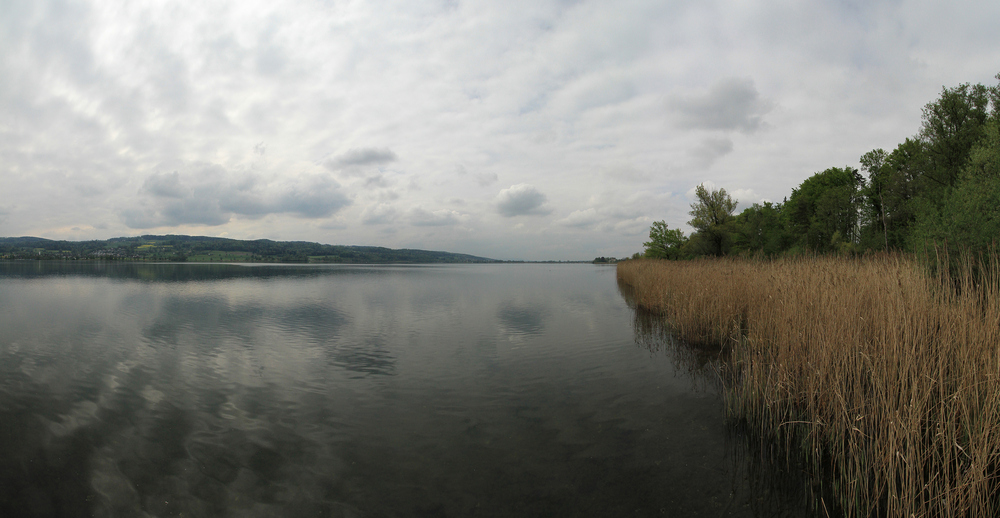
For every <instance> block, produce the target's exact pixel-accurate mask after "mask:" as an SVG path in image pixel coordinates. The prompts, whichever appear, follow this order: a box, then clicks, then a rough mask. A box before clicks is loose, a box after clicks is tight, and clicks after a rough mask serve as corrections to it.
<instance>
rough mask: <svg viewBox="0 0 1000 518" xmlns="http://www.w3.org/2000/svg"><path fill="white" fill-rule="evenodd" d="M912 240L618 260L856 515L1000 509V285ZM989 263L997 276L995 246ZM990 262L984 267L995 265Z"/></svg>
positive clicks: (654, 305) (758, 430) (743, 413)
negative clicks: (714, 352)
mask: <svg viewBox="0 0 1000 518" xmlns="http://www.w3.org/2000/svg"><path fill="white" fill-rule="evenodd" d="M922 264H923V263H921V262H918V261H917V260H916V259H914V258H911V257H907V256H902V255H881V256H874V257H864V258H844V257H812V258H797V259H782V260H776V261H752V260H735V259H733V260H730V259H722V260H699V261H661V260H633V261H627V262H623V263H620V264H619V265H618V279H619V282H620V283H622V284H625V285H628V286H630V287H631V289H630V290H629V292H630V294H631V295H632V296H634V301H635V303H636V305H638V306H639V307H642V308H645V309H646V310H649V311H653V312H656V313H659V314H661V315H662V316H663V317H664V319H665V320H666V321H667V322H668V323H669V325H670V326H671V328H672V329H673V331H674V333H675V334H676V335H677V336H678V337H679V338H681V339H682V340H685V341H688V342H692V343H699V342H701V343H722V344H725V347H726V349H727V350H728V354H727V356H726V358H727V360H726V361H725V364H724V365H723V366H722V369H723V372H724V373H726V375H725V379H726V382H727V385H728V390H727V396H726V399H727V411H728V412H729V415H730V417H731V418H733V419H738V420H743V422H744V423H745V425H746V427H748V428H749V429H750V430H752V431H753V434H754V436H756V437H760V438H762V439H766V440H768V441H773V442H775V443H779V444H781V445H782V449H783V450H784V451H786V452H789V454H794V455H798V456H801V459H799V460H802V461H804V462H805V465H806V466H808V467H809V468H808V469H809V471H810V473H811V474H812V475H813V476H814V481H815V482H816V483H822V484H824V485H825V487H824V488H823V491H822V493H823V494H828V495H833V496H835V497H836V502H826V503H825V504H824V505H826V506H830V505H831V504H833V505H834V506H835V507H837V508H839V509H840V510H841V511H842V512H843V513H844V514H845V515H847V516H873V515H880V516H997V515H1000V499H998V493H997V489H998V483H997V482H998V481H997V476H998V473H1000V471H998V470H1000V340H998V338H1000V289H998V287H997V285H996V284H995V283H993V284H989V285H984V286H977V285H976V281H975V279H974V277H973V275H972V273H971V272H973V271H974V270H973V265H972V264H971V263H970V262H968V261H967V262H966V265H965V267H964V268H963V269H962V272H963V273H962V274H961V275H960V276H959V277H958V278H956V279H952V278H950V277H949V276H948V273H947V268H938V271H940V272H942V273H939V274H933V275H932V274H930V273H928V272H929V271H930V270H928V269H927V268H924V267H923V266H922ZM977 268H978V269H977V270H975V271H977V272H980V273H982V272H985V273H986V275H985V277H986V278H993V279H1000V275H998V274H1000V268H998V261H997V260H996V258H994V259H993V260H992V261H990V262H989V263H988V264H986V265H985V266H983V265H977ZM983 268H985V269H983Z"/></svg>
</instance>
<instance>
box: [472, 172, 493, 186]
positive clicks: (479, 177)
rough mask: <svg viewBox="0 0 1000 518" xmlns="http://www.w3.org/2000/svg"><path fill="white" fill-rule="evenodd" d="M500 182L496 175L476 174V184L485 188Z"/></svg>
mask: <svg viewBox="0 0 1000 518" xmlns="http://www.w3.org/2000/svg"><path fill="white" fill-rule="evenodd" d="M497 180H499V178H498V177H497V174H496V173H476V182H478V183H479V185H482V186H483V187H486V186H487V185H490V184H493V183H496V181H497Z"/></svg>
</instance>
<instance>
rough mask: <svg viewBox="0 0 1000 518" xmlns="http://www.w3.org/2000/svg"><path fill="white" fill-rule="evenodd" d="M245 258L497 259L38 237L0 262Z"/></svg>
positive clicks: (9, 248) (300, 244)
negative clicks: (207, 256) (222, 255)
mask: <svg viewBox="0 0 1000 518" xmlns="http://www.w3.org/2000/svg"><path fill="white" fill-rule="evenodd" d="M209 252H212V253H218V252H237V253H244V254H247V255H246V256H245V257H243V258H242V259H241V260H245V261H250V262H272V263H273V262H285V263H316V262H319V263H363V264H369V263H483V262H496V261H495V260H494V259H489V258H485V257H477V256H473V255H468V254H456V253H451V252H438V251H430V250H415V249H392V248H383V247H377V246H344V245H325V244H320V243H311V242H305V241H271V240H269V239H258V240H253V241H246V240H241V239H228V238H219V237H206V236H185V235H172V234H171V235H166V236H155V235H144V236H136V237H116V238H111V239H107V240H93V241H62V240H59V241H56V240H51V239H44V238H38V237H5V238H0V259H35V260H37V259H43V260H44V259H56V260H66V259H76V260H80V259H91V260H125V261H185V260H189V258H191V257H194V256H201V255H204V254H206V253H209Z"/></svg>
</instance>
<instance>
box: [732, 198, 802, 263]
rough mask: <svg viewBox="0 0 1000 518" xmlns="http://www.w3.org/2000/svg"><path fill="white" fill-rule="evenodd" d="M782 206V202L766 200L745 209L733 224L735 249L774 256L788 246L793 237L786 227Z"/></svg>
mask: <svg viewBox="0 0 1000 518" xmlns="http://www.w3.org/2000/svg"><path fill="white" fill-rule="evenodd" d="M782 207H783V205H782V204H781V203H778V204H773V203H771V202H769V201H765V202H764V203H763V204H760V203H754V204H753V205H752V206H750V207H747V208H746V209H743V212H741V213H740V214H739V216H736V221H735V223H734V225H733V228H734V231H735V243H734V244H733V249H734V250H736V251H737V252H738V253H744V254H756V253H762V254H764V255H767V256H773V255H776V254H778V253H781V252H782V251H784V250H785V249H786V248H788V246H789V245H790V244H791V241H792V239H791V238H790V237H789V235H788V232H787V230H786V229H785V224H784V220H783V219H782V214H781V210H782Z"/></svg>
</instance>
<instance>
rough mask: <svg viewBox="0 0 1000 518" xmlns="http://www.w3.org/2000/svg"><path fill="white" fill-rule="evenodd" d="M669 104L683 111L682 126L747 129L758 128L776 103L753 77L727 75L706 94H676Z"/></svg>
mask: <svg viewBox="0 0 1000 518" xmlns="http://www.w3.org/2000/svg"><path fill="white" fill-rule="evenodd" d="M668 104H669V107H670V108H671V109H672V110H673V111H675V112H677V113H678V114H679V115H680V121H679V124H680V125H681V126H682V127H685V128H691V129H710V130H730V131H733V130H736V131H742V132H744V133H752V132H754V131H757V130H758V129H759V128H760V127H761V125H762V124H763V123H764V119H763V117H764V115H765V114H767V113H768V112H769V111H771V109H772V108H773V107H774V105H773V103H772V102H770V101H769V100H767V99H764V98H762V97H761V96H760V93H759V92H757V88H756V87H755V86H754V84H753V81H752V80H750V79H726V80H723V81H720V82H718V83H716V84H715V85H714V86H712V87H711V88H710V89H709V91H708V92H707V93H705V94H702V95H693V96H686V97H685V96H675V97H674V98H673V99H671V100H670V101H669V103H668Z"/></svg>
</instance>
